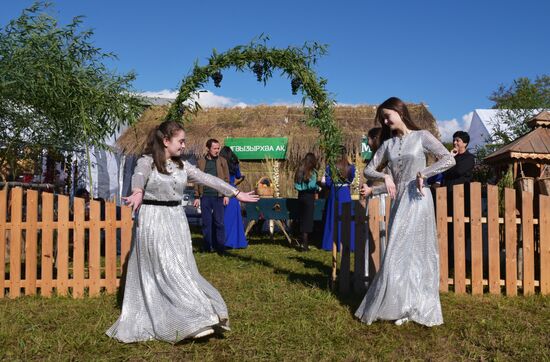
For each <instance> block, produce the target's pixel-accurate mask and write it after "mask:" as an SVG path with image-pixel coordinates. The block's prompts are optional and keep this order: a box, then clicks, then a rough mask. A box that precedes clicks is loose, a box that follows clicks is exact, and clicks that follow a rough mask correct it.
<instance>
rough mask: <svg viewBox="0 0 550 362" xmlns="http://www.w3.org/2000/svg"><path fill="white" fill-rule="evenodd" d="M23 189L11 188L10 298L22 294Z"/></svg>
mask: <svg viewBox="0 0 550 362" xmlns="http://www.w3.org/2000/svg"><path fill="white" fill-rule="evenodd" d="M22 207H23V189H21V188H20V187H15V188H13V189H11V222H10V223H11V230H10V298H15V297H18V296H20V295H21V220H22Z"/></svg>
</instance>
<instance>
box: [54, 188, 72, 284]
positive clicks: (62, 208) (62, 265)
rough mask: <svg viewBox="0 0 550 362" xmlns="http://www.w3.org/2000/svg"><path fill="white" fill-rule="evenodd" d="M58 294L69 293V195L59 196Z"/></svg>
mask: <svg viewBox="0 0 550 362" xmlns="http://www.w3.org/2000/svg"><path fill="white" fill-rule="evenodd" d="M57 210H58V211H57V260H56V265H57V278H56V279H57V294H58V295H67V293H68V280H69V197H68V196H64V195H58V196H57Z"/></svg>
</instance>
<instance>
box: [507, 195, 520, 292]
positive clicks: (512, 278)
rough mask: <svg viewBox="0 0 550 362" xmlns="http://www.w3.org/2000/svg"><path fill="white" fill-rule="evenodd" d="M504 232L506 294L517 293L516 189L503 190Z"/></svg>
mask: <svg viewBox="0 0 550 362" xmlns="http://www.w3.org/2000/svg"><path fill="white" fill-rule="evenodd" d="M504 234H505V248H506V279H505V280H506V295H509V296H511V295H517V293H518V286H517V280H518V277H517V273H518V264H517V226H516V190H514V189H509V188H506V189H505V190H504Z"/></svg>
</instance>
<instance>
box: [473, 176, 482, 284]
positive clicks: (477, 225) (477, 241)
mask: <svg viewBox="0 0 550 362" xmlns="http://www.w3.org/2000/svg"><path fill="white" fill-rule="evenodd" d="M482 238H483V236H482V234H481V184H480V183H479V182H472V183H471V184H470V242H471V250H472V257H471V260H472V294H483V247H482Z"/></svg>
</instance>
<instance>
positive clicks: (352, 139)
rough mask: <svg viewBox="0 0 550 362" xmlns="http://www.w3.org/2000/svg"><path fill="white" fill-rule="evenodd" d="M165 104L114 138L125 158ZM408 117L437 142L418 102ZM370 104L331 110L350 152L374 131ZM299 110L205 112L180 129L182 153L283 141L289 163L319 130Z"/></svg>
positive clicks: (312, 145)
mask: <svg viewBox="0 0 550 362" xmlns="http://www.w3.org/2000/svg"><path fill="white" fill-rule="evenodd" d="M168 107H169V106H168V105H164V106H152V107H150V108H148V109H147V110H146V111H145V112H144V113H143V115H142V116H141V119H140V120H139V121H138V123H137V124H136V126H135V127H131V128H129V129H128V130H126V132H125V133H124V134H123V135H122V136H121V137H120V138H119V139H118V140H117V144H118V146H119V147H120V148H121V149H122V151H123V152H124V153H126V154H140V153H142V152H143V149H144V148H145V143H146V139H147V134H148V132H149V130H150V129H151V128H152V127H154V126H156V125H157V124H159V123H160V122H161V121H162V120H163V119H164V116H165V115H166V112H167V110H168ZM408 107H409V111H410V113H411V116H412V118H413V119H414V120H415V122H416V123H417V124H418V126H419V127H420V128H422V129H427V130H429V131H430V132H432V133H433V134H434V135H435V136H436V137H437V138H439V136H440V135H439V131H438V128H437V125H436V122H435V119H434V117H433V116H432V114H431V113H430V112H429V111H428V109H427V107H426V106H425V105H423V104H409V105H408ZM375 112H376V106H370V105H358V106H337V107H335V109H334V115H335V118H336V122H337V123H338V125H339V127H340V129H341V130H342V133H343V138H344V145H345V146H346V148H347V149H348V150H349V151H350V153H355V152H356V151H357V149H358V148H359V147H360V143H361V139H362V137H363V135H364V134H366V133H367V131H368V130H369V129H370V128H372V127H377V126H378V125H377V124H375V121H374V116H375ZM305 119H306V116H305V114H304V111H303V108H302V107H297V106H296V107H287V106H253V107H246V108H206V109H204V110H202V111H201V112H199V113H198V114H197V115H196V116H194V117H193V118H192V120H191V122H188V123H187V124H186V125H185V130H186V147H187V152H191V153H194V154H195V155H200V154H202V153H203V152H204V151H205V146H204V145H205V142H206V140H207V139H208V138H216V139H218V140H220V142H223V140H224V139H225V138H226V137H288V151H287V161H289V162H290V163H295V162H297V161H299V160H300V159H302V158H303V156H304V155H305V154H306V153H307V152H310V151H318V140H319V132H318V131H317V130H316V129H315V128H311V127H308V126H306V124H305Z"/></svg>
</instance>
